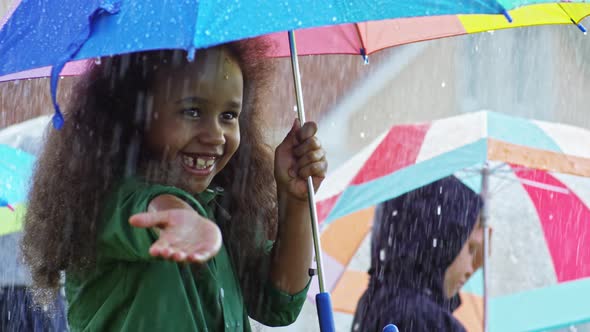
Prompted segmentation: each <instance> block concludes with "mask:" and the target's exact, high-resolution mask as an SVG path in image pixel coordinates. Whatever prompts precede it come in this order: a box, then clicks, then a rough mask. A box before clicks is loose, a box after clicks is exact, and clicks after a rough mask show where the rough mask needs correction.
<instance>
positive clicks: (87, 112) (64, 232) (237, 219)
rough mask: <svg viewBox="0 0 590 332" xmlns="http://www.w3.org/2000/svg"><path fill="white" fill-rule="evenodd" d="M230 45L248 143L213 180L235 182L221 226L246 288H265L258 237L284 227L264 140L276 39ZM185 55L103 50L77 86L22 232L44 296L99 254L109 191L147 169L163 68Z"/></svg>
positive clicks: (36, 179)
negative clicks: (271, 43)
mask: <svg viewBox="0 0 590 332" xmlns="http://www.w3.org/2000/svg"><path fill="white" fill-rule="evenodd" d="M221 47H225V48H226V50H228V51H229V52H230V53H232V54H233V55H234V56H235V58H236V59H237V61H238V63H239V65H240V68H241V69H242V74H243V79H244V100H243V109H242V113H241V115H240V118H239V121H240V134H241V143H240V146H239V148H238V150H237V152H236V154H235V155H234V156H233V158H232V159H231V161H230V162H229V163H228V164H227V166H226V167H225V168H224V169H223V170H222V171H221V172H220V173H219V174H218V175H217V176H216V177H215V179H214V181H215V183H216V185H219V186H221V187H223V188H224V189H225V192H226V195H225V199H224V200H223V203H221V209H219V210H221V211H223V212H224V213H222V215H223V216H224V217H223V218H221V219H223V221H224V222H220V226H221V228H222V233H223V236H224V242H225V243H226V244H227V245H228V249H229V251H230V255H231V257H232V260H233V263H234V266H235V268H236V270H237V271H238V275H239V277H240V280H241V282H242V289H244V290H245V291H247V290H248V289H252V290H255V289H258V287H254V286H252V285H251V284H250V283H251V282H253V281H255V280H261V279H264V278H260V277H262V276H259V277H256V276H254V275H251V273H255V274H256V273H258V274H260V273H266V271H264V270H259V269H258V268H257V267H256V266H257V265H258V264H261V263H263V262H261V261H260V259H262V258H263V257H265V256H264V255H263V254H262V248H261V247H262V246H261V245H260V244H261V243H262V242H261V241H253V239H261V240H263V239H265V238H269V237H272V236H273V235H274V234H275V232H276V218H277V213H276V209H277V204H276V201H277V198H276V185H275V181H274V177H273V162H272V149H271V148H270V146H268V145H267V144H266V143H265V141H264V135H263V134H264V133H263V131H262V128H264V124H263V122H262V120H263V119H261V116H260V113H261V112H260V109H261V100H262V99H263V96H262V93H263V92H264V91H267V90H268V89H267V87H266V85H267V84H268V82H269V77H270V74H271V73H272V66H271V65H270V63H269V61H268V60H265V56H264V54H265V53H266V51H267V48H268V45H266V44H265V43H264V42H262V41H261V40H258V39H251V40H245V41H240V42H235V43H230V44H225V45H222V46H221ZM186 56H187V54H186V52H184V51H172V50H166V51H151V52H142V53H132V54H127V55H120V56H114V57H105V58H102V59H101V60H100V62H98V61H97V62H96V63H95V64H93V66H92V68H91V69H90V70H89V71H88V72H87V74H85V76H84V77H82V79H81V80H80V82H81V83H80V84H79V85H78V86H77V87H76V88H75V91H74V93H73V94H72V97H71V100H70V101H69V107H68V108H67V110H66V112H65V114H64V117H65V124H64V126H63V127H62V129H61V130H59V131H58V130H53V129H49V133H48V137H47V141H46V144H45V147H44V149H43V152H42V154H41V155H40V157H39V159H38V161H37V165H36V169H35V172H34V175H33V182H32V189H31V191H30V194H29V202H28V208H27V213H26V216H25V224H24V238H23V241H22V251H23V255H24V258H25V261H26V263H27V264H28V265H29V267H30V268H31V272H32V277H33V282H34V287H35V289H36V293H37V296H38V299H40V300H41V301H43V302H48V301H49V300H51V299H52V298H53V296H54V295H55V292H56V291H57V290H58V289H59V282H60V273H61V271H64V270H65V271H76V270H80V271H81V270H83V269H85V268H88V267H91V266H92V264H93V263H94V261H95V257H96V250H97V248H96V238H97V229H98V227H99V225H100V222H101V221H100V216H101V209H102V207H103V206H104V202H105V199H106V197H107V195H108V193H109V192H110V191H112V190H113V186H114V185H115V184H116V182H117V181H119V180H120V179H122V178H123V177H125V176H127V175H133V174H137V173H138V172H140V170H141V169H142V165H141V161H142V160H143V159H144V158H142V156H145V155H146V154H147V153H148V149H147V147H146V146H144V144H142V142H143V135H144V133H145V131H146V127H147V126H148V125H149V119H150V111H151V102H152V100H153V97H152V96H153V94H154V92H153V85H154V84H153V83H154V78H155V76H156V73H157V71H158V70H160V69H162V68H175V67H178V66H182V65H184V64H185V63H186V61H187V60H186ZM197 57H198V53H197ZM230 216H231V217H230ZM229 219H231V221H228V220H229ZM261 235H262V238H261ZM245 256H247V257H248V258H247V259H243V258H244V257H245ZM256 271H258V272H256ZM246 295H247V294H246Z"/></svg>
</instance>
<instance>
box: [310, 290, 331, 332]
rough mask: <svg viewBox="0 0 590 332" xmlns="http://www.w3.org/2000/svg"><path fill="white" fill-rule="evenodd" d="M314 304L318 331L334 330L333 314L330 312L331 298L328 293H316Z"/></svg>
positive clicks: (327, 331) (328, 331)
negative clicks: (316, 310)
mask: <svg viewBox="0 0 590 332" xmlns="http://www.w3.org/2000/svg"><path fill="white" fill-rule="evenodd" d="M315 304H316V307H317V309H318V320H319V321H320V331H322V332H334V331H335V328H334V315H333V314H332V300H331V299H330V293H326V292H322V293H318V294H316V296H315Z"/></svg>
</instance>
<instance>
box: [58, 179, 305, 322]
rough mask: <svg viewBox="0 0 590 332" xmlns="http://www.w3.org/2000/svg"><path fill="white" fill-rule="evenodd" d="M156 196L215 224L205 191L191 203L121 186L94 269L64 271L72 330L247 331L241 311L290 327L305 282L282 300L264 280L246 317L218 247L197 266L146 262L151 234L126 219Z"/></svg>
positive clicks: (135, 185) (210, 194) (211, 195)
mask: <svg viewBox="0 0 590 332" xmlns="http://www.w3.org/2000/svg"><path fill="white" fill-rule="evenodd" d="M162 194H172V195H175V196H177V197H179V198H181V199H183V200H185V201H186V202H187V203H189V204H190V205H191V206H192V207H193V208H194V209H195V210H196V211H197V212H198V213H199V214H201V215H203V216H206V217H207V218H209V219H211V220H214V216H213V209H212V206H211V205H212V204H213V200H214V199H215V196H216V193H215V192H214V191H212V190H209V189H208V190H207V191H205V192H203V193H201V194H199V195H198V198H197V199H195V198H194V197H193V196H191V195H189V194H188V193H186V192H184V191H182V190H180V189H178V188H175V187H167V186H161V185H154V184H147V183H144V182H140V181H139V180H136V179H129V180H126V181H124V182H123V183H122V184H121V185H120V186H119V187H118V189H117V190H116V191H115V192H114V194H113V195H111V197H110V198H109V199H108V200H107V205H106V208H105V210H104V211H103V213H104V218H103V221H104V222H103V224H102V225H101V228H100V229H99V233H98V241H97V252H98V254H97V259H96V264H95V267H94V268H93V269H91V270H89V271H84V272H77V273H74V272H72V271H67V272H66V296H67V299H68V304H69V311H68V321H69V324H70V328H71V330H72V331H251V328H250V324H249V320H248V313H250V314H251V315H252V316H253V317H255V318H256V319H257V320H258V321H260V322H261V323H263V324H265V325H269V326H284V325H289V324H291V323H293V322H294V321H295V319H296V318H297V316H298V315H299V312H300V310H301V307H302V306H303V303H304V301H305V298H306V294H307V289H308V287H309V284H308V287H306V288H305V289H303V290H302V291H301V292H299V293H297V294H295V295H289V294H286V293H284V292H281V291H280V290H278V289H276V288H274V287H273V285H272V284H271V282H270V281H268V282H267V285H266V287H265V290H264V291H263V292H262V294H260V296H261V297H262V303H263V305H261V306H258V308H257V310H256V311H257V312H251V311H250V312H249V311H248V308H246V306H245V304H244V299H243V297H242V292H241V290H240V286H239V283H238V279H237V276H236V273H235V271H234V269H233V266H232V262H231V260H230V257H229V255H228V252H227V250H226V247H225V244H224V245H223V246H222V247H221V250H220V251H219V253H218V254H217V255H216V256H215V257H214V258H212V259H211V260H210V261H209V262H207V264H204V265H202V266H201V267H198V268H197V267H196V266H194V265H190V264H181V263H175V262H171V261H166V260H162V259H158V258H154V257H152V256H150V255H149V248H150V246H151V245H152V243H153V242H154V241H155V240H156V239H157V235H156V234H155V233H154V231H153V230H151V229H141V228H135V227H133V226H131V225H130V224H129V221H128V220H129V217H130V216H132V215H134V214H136V213H140V212H144V211H146V210H147V206H148V204H149V202H150V201H151V200H152V199H154V198H155V197H156V196H159V195H162ZM238 222H239V221H238Z"/></svg>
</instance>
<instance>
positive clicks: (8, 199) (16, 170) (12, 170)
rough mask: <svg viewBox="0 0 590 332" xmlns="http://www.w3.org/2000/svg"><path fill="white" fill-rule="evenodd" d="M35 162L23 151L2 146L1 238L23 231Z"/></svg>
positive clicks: (0, 157) (0, 162) (0, 155)
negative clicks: (24, 214)
mask: <svg viewBox="0 0 590 332" xmlns="http://www.w3.org/2000/svg"><path fill="white" fill-rule="evenodd" d="M34 160H35V158H34V157H33V156H32V155H30V154H28V153H26V152H24V151H22V150H19V149H15V148H13V147H10V146H8V145H4V144H0V236H2V235H6V234H9V233H13V232H17V231H20V229H21V226H22V225H21V222H22V218H20V216H22V214H23V212H24V202H25V200H26V196H27V188H28V186H27V185H28V181H29V177H30V176H31V174H32V172H33V162H34Z"/></svg>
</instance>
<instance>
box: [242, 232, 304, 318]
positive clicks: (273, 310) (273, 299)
mask: <svg viewBox="0 0 590 332" xmlns="http://www.w3.org/2000/svg"><path fill="white" fill-rule="evenodd" d="M273 245H274V242H273V241H270V240H268V241H266V243H265V245H264V246H265V252H266V254H267V255H270V251H271V250H272V247H273ZM310 284H311V278H310V281H309V282H308V283H307V285H306V286H305V287H304V288H303V289H302V290H301V291H299V292H297V293H296V294H288V293H286V292H284V291H282V290H280V289H278V288H276V287H275V286H274V284H273V283H272V281H270V279H269V280H267V281H266V283H265V284H264V286H263V290H262V292H263V294H262V296H261V297H260V299H261V301H259V302H258V303H257V304H255V305H252V306H251V307H250V308H249V314H250V317H252V318H253V319H254V320H256V321H258V322H260V323H262V324H264V325H267V326H286V325H290V324H292V323H293V322H295V320H296V319H297V317H298V316H299V313H300V312H301V308H302V307H303V304H304V303H305V300H306V298H307V292H308V290H309V286H310Z"/></svg>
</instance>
